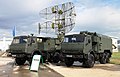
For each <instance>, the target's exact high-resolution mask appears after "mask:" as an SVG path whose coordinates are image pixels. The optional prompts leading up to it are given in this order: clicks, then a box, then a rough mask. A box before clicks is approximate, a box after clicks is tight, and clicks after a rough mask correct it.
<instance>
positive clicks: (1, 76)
mask: <svg viewBox="0 0 120 77" xmlns="http://www.w3.org/2000/svg"><path fill="white" fill-rule="evenodd" d="M0 64H1V65H0V77H63V76H62V75H60V74H59V73H57V72H55V71H53V70H51V69H49V68H48V67H46V66H44V65H40V68H39V71H38V72H34V71H30V70H29V66H28V64H27V63H26V64H25V65H23V66H17V65H15V63H14V60H13V59H10V58H0Z"/></svg>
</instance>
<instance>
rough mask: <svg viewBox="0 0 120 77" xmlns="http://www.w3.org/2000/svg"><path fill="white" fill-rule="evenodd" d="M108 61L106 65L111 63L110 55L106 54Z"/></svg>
mask: <svg viewBox="0 0 120 77" xmlns="http://www.w3.org/2000/svg"><path fill="white" fill-rule="evenodd" d="M106 56H107V59H106V63H110V53H108V52H107V53H106Z"/></svg>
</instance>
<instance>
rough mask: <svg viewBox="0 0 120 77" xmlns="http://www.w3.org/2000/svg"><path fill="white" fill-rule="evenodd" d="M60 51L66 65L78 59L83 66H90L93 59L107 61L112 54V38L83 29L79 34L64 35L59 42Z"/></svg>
mask: <svg viewBox="0 0 120 77" xmlns="http://www.w3.org/2000/svg"><path fill="white" fill-rule="evenodd" d="M61 51H62V53H63V55H64V57H65V64H66V65H67V66H68V67H69V66H71V65H72V64H73V63H74V61H79V62H82V63H83V66H84V67H88V68H91V67H93V66H94V63H95V61H99V62H100V63H102V64H105V63H107V62H109V58H110V57H111V54H112V40H111V38H110V37H108V36H104V35H100V34H97V33H96V32H86V31H83V32H80V34H72V35H66V36H65V38H64V42H63V43H62V44H61Z"/></svg>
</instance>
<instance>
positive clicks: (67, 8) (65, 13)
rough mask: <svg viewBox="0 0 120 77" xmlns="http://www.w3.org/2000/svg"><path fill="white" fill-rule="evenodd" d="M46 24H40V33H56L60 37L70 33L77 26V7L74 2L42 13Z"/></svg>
mask: <svg viewBox="0 0 120 77" xmlns="http://www.w3.org/2000/svg"><path fill="white" fill-rule="evenodd" d="M39 15H40V16H41V17H42V18H44V19H45V22H44V23H42V24H40V23H39V33H40V32H45V33H55V34H57V35H58V37H61V36H64V35H65V33H68V32H70V31H71V30H72V29H73V27H74V25H75V16H76V13H75V6H74V5H73V3H72V2H68V3H64V4H60V5H55V6H52V7H48V8H45V9H43V10H41V11H40V13H39Z"/></svg>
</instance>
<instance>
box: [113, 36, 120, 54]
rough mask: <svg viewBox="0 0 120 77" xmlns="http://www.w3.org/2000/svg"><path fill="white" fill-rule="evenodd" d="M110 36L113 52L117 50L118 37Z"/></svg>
mask: <svg viewBox="0 0 120 77" xmlns="http://www.w3.org/2000/svg"><path fill="white" fill-rule="evenodd" d="M111 38H112V45H113V46H112V48H113V52H118V51H119V50H118V39H117V38H115V37H111Z"/></svg>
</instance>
